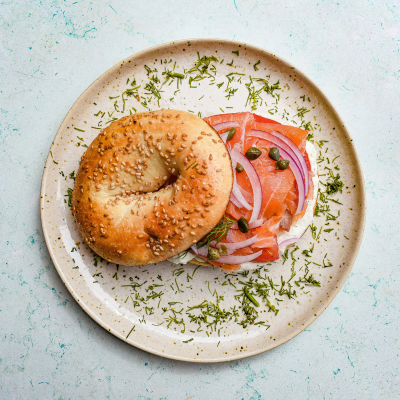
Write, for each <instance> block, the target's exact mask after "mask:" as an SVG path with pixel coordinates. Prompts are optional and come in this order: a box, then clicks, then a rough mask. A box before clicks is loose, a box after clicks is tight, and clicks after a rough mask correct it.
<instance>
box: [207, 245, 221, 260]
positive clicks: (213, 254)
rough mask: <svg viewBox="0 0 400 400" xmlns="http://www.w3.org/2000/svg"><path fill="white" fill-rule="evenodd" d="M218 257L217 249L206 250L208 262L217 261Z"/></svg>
mask: <svg viewBox="0 0 400 400" xmlns="http://www.w3.org/2000/svg"><path fill="white" fill-rule="evenodd" d="M219 257H220V254H219V251H218V250H217V249H214V248H213V247H210V248H209V249H208V254H207V258H208V259H209V260H213V261H215V260H218V258H219Z"/></svg>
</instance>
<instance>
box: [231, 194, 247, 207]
mask: <svg viewBox="0 0 400 400" xmlns="http://www.w3.org/2000/svg"><path fill="white" fill-rule="evenodd" d="M229 201H230V202H231V203H232V204H234V205H235V206H236V207H237V208H242V207H244V205H243V204H242V203H240V202H239V200H238V199H237V198H236V197H235V195H234V194H233V193H231V197H230V198H229Z"/></svg>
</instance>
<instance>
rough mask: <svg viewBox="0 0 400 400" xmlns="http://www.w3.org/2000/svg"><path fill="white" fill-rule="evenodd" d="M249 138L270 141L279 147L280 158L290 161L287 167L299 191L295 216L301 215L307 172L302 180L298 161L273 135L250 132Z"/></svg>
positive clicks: (304, 199) (306, 184) (306, 185)
mask: <svg viewBox="0 0 400 400" xmlns="http://www.w3.org/2000/svg"><path fill="white" fill-rule="evenodd" d="M249 136H255V137H258V138H260V139H265V140H269V141H271V142H272V143H274V144H275V145H276V146H278V147H279V151H280V153H281V156H282V157H283V158H285V159H287V160H289V161H290V165H289V167H290V169H291V170H292V172H293V175H294V177H295V179H296V182H297V188H298V191H299V201H298V203H297V210H296V214H299V213H301V212H302V211H303V207H304V203H305V201H306V194H307V192H306V187H307V188H308V172H307V175H306V176H307V179H304V175H303V171H302V170H301V167H300V166H299V164H298V161H297V162H296V159H295V155H294V153H293V152H292V151H291V150H290V148H288V146H287V145H286V144H285V143H283V142H282V141H281V140H280V139H278V138H275V137H274V136H273V135H271V134H270V133H268V132H263V131H256V130H252V131H250V132H249ZM278 143H279V144H278ZM286 150H288V151H290V153H288V152H287V151H286Z"/></svg>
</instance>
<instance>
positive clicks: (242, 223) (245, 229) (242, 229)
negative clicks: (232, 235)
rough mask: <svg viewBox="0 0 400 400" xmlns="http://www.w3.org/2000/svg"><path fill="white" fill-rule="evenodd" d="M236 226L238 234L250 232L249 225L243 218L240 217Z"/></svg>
mask: <svg viewBox="0 0 400 400" xmlns="http://www.w3.org/2000/svg"><path fill="white" fill-rule="evenodd" d="M237 224H238V227H239V231H240V232H243V233H247V232H248V231H249V230H250V225H249V223H248V222H247V219H246V218H244V217H240V218H239V221H238V222H237Z"/></svg>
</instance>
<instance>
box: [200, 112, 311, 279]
mask: <svg viewBox="0 0 400 400" xmlns="http://www.w3.org/2000/svg"><path fill="white" fill-rule="evenodd" d="M204 120H205V121H206V122H207V123H208V124H209V125H211V126H215V125H217V124H221V123H223V122H236V123H237V124H238V125H239V127H236V128H235V129H236V132H235V135H234V136H233V138H232V139H231V140H230V141H228V142H227V148H228V150H229V151H231V150H232V149H233V148H234V146H235V148H236V149H238V150H239V151H241V152H242V153H243V154H245V153H246V151H247V150H248V149H249V148H250V147H257V148H258V149H260V150H261V151H262V154H261V156H260V157H258V158H257V159H256V160H254V161H251V162H252V165H253V166H254V168H255V170H256V172H257V174H258V176H259V179H260V182H261V188H262V195H263V199H262V206H261V212H260V218H263V219H264V223H263V224H262V226H261V227H258V228H256V229H251V230H250V231H249V232H247V233H242V232H241V231H240V230H238V229H230V230H229V232H228V235H227V237H226V239H224V240H223V242H231V243H232V242H241V241H244V240H246V239H249V238H251V237H253V236H255V235H257V241H256V242H255V243H254V244H253V245H251V246H249V247H246V248H244V249H240V250H236V251H235V252H234V253H232V254H233V255H248V254H252V253H256V252H259V251H260V250H262V254H261V256H259V257H258V258H257V259H255V260H254V261H253V262H257V261H262V262H268V261H274V260H277V259H278V258H279V251H278V241H277V237H278V235H279V234H280V233H281V232H282V231H284V230H285V231H288V230H289V229H290V226H292V224H295V223H296V221H297V220H298V219H299V218H301V217H302V216H303V215H304V213H305V210H306V207H307V203H306V204H305V206H304V209H303V211H302V212H301V213H299V214H297V215H295V213H296V210H297V206H298V201H299V198H298V197H299V195H298V188H297V183H296V180H295V176H294V174H293V172H292V171H291V169H290V165H289V168H287V169H285V170H277V169H276V161H274V160H272V159H271V158H270V157H269V155H268V154H269V150H270V149H271V147H275V145H274V144H273V143H272V142H269V141H268V140H265V139H260V138H258V137H255V136H248V135H247V133H248V132H249V131H250V130H254V129H255V130H260V131H264V132H268V133H272V132H275V131H278V132H280V133H281V134H283V135H285V136H286V137H288V138H289V139H291V140H292V141H293V142H294V143H295V144H296V145H297V146H298V147H299V149H300V150H301V152H302V153H303V154H304V158H305V160H306V164H307V167H308V170H309V171H311V166H310V162H309V159H308V155H307V153H306V151H305V147H306V140H307V136H308V132H307V131H305V130H303V129H300V128H297V127H294V126H289V125H282V124H280V123H278V122H276V121H274V120H271V119H268V118H264V117H261V116H259V115H256V114H253V113H250V112H243V113H233V114H219V115H213V116H211V117H208V118H204ZM227 129H229V128H225V129H222V130H218V127H217V132H218V134H220V135H222V134H223V133H224V132H225V131H226V130H227ZM235 173H236V179H237V184H238V186H239V189H240V191H241V193H242V195H243V197H244V198H245V199H246V201H247V202H248V203H249V204H250V205H253V204H254V198H253V190H252V186H251V183H250V179H249V177H248V176H247V173H246V172H245V171H243V172H241V173H237V172H236V171H235ZM309 175H310V176H309V182H310V184H309V192H308V194H307V198H310V197H312V193H313V192H312V191H313V185H312V179H311V175H312V174H311V172H309ZM251 215H252V211H251V210H250V211H249V210H246V209H245V208H240V207H237V206H236V205H234V204H233V203H231V202H230V203H229V205H228V208H227V210H226V216H227V217H228V218H232V219H235V220H238V219H239V218H240V217H244V218H246V220H247V221H249V219H250V217H251ZM207 261H208V262H210V263H211V264H213V265H215V266H218V267H220V268H223V269H225V270H227V271H235V270H237V269H239V266H237V265H226V264H221V263H218V261H210V260H207Z"/></svg>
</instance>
